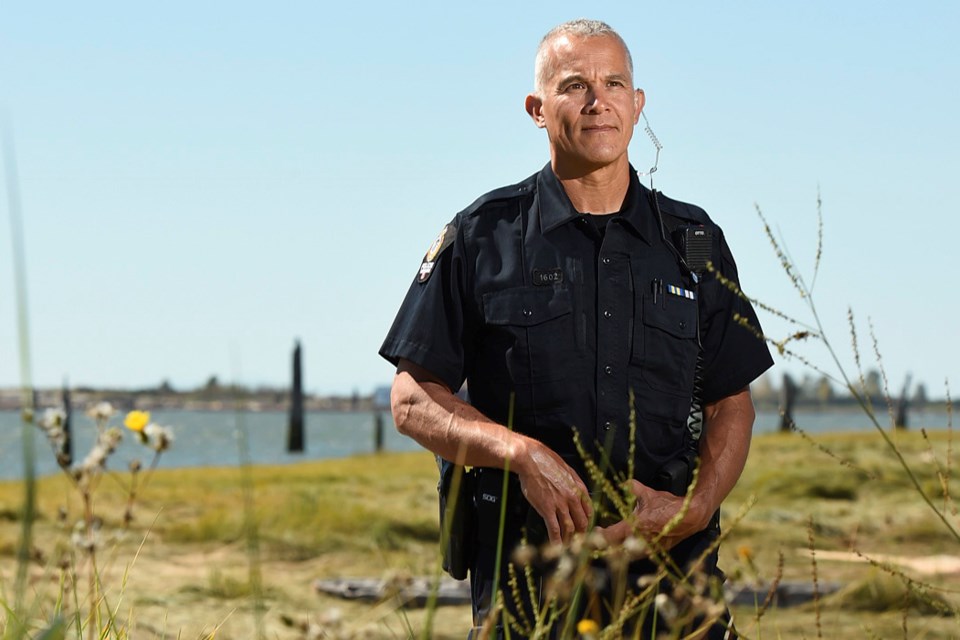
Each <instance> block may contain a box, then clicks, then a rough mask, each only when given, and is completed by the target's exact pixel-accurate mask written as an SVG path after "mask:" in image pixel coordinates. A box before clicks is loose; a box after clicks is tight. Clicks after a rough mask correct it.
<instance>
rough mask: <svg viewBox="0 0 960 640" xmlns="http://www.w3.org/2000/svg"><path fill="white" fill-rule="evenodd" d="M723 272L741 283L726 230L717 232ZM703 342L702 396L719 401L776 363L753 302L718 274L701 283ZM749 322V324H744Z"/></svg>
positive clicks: (720, 268) (720, 269)
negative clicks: (726, 236) (724, 232)
mask: <svg viewBox="0 0 960 640" xmlns="http://www.w3.org/2000/svg"><path fill="white" fill-rule="evenodd" d="M717 236H718V240H719V247H717V250H716V251H714V255H717V253H719V255H720V264H719V265H718V266H717V269H718V271H719V272H720V274H721V275H722V276H723V277H724V278H726V279H727V280H729V281H730V282H731V283H735V284H736V288H737V290H739V286H740V278H739V277H738V275H737V265H736V263H735V262H734V260H733V254H732V253H731V252H730V248H729V247H728V246H727V242H726V239H725V238H724V237H723V232H722V231H721V232H719V233H718V234H717ZM701 296H702V307H701V314H702V315H701V317H702V323H703V324H702V327H701V341H702V345H703V370H702V378H703V379H702V385H703V394H702V398H703V401H704V402H705V403H710V402H716V401H717V400H720V399H722V398H725V397H726V396H728V395H730V394H732V393H736V392H737V391H739V390H740V389H742V388H744V387H746V386H747V385H748V384H750V383H751V382H753V381H754V380H755V379H756V378H757V377H759V376H760V374H761V373H763V372H764V371H766V370H767V369H769V368H770V367H771V366H772V365H773V358H771V357H770V350H769V349H768V348H767V344H766V342H764V340H763V338H762V337H760V336H761V335H762V329H761V328H760V321H759V320H758V319H757V314H756V312H755V311H754V309H753V305H751V304H750V302H749V301H748V300H746V299H744V298H743V297H742V296H741V295H738V293H737V291H734V290H731V288H730V287H728V286H726V285H725V284H723V283H722V282H721V281H720V279H718V278H717V276H716V274H708V276H707V278H706V279H705V282H704V283H703V284H702V285H701ZM743 323H746V325H747V326H744V325H743Z"/></svg>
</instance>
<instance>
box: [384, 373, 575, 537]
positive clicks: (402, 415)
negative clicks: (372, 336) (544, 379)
mask: <svg viewBox="0 0 960 640" xmlns="http://www.w3.org/2000/svg"><path fill="white" fill-rule="evenodd" d="M390 401H391V408H392V409H393V419H394V422H395V423H396V425H397V429H398V430H399V431H400V433H402V434H404V435H407V436H410V437H411V438H413V439H414V440H416V441H417V442H419V443H420V444H421V445H423V446H424V447H426V448H427V449H429V450H430V451H432V452H434V453H435V454H437V455H439V456H442V457H444V458H446V459H447V460H451V461H453V462H456V463H457V464H462V465H467V466H472V467H491V468H499V469H502V468H503V467H504V463H505V462H506V461H507V460H509V461H510V470H511V471H513V472H515V473H516V474H517V475H518V476H519V477H520V487H521V489H522V491H523V495H524V497H526V499H527V501H528V502H530V504H531V505H532V506H533V508H534V509H536V511H537V513H539V514H540V515H541V516H542V517H543V521H544V523H545V524H546V528H547V534H548V535H549V537H550V542H561V541H563V540H567V539H569V538H570V536H571V535H572V534H573V533H574V532H578V531H579V532H582V531H586V529H587V525H588V524H589V521H590V516H591V514H592V513H593V507H592V505H591V503H590V497H589V494H588V492H587V487H586V485H584V484H583V481H582V480H581V479H580V478H579V476H577V473H576V472H575V471H574V470H573V469H571V468H570V465H568V464H567V463H566V462H564V461H563V458H561V457H560V456H559V455H557V454H556V453H554V452H553V451H552V450H551V449H549V448H548V447H547V446H546V445H545V444H543V443H541V442H539V441H537V440H534V439H533V438H530V437H528V436H525V435H523V434H520V433H517V432H515V431H512V430H510V429H507V427H505V426H503V425H500V424H497V423H495V422H494V421H492V420H490V418H488V417H486V416H484V415H483V414H481V413H480V412H479V411H477V410H476V409H475V408H473V407H472V406H470V405H469V404H467V403H466V402H464V401H463V400H461V399H460V398H458V397H457V396H456V395H454V394H453V392H452V391H451V390H450V389H449V387H447V386H446V385H445V384H444V383H443V381H442V380H440V379H439V378H437V377H436V376H435V375H433V374H432V373H430V372H429V371H427V370H426V369H424V368H423V367H420V366H418V365H416V364H414V363H412V362H410V361H408V360H401V361H400V366H399V367H397V375H396V377H395V378H394V382H393V389H392V390H391V393H390Z"/></svg>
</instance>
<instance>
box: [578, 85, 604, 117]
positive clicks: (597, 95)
mask: <svg viewBox="0 0 960 640" xmlns="http://www.w3.org/2000/svg"><path fill="white" fill-rule="evenodd" d="M608 97H609V96H608V94H607V90H606V88H604V87H599V88H591V89H590V90H589V91H587V94H586V98H587V102H586V104H585V105H584V111H585V112H586V113H599V112H601V111H603V110H605V109H606V108H607V98H608Z"/></svg>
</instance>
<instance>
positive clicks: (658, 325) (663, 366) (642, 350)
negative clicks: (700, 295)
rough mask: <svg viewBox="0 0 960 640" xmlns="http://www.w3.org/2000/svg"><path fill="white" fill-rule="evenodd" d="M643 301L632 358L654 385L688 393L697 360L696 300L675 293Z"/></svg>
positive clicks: (645, 379) (654, 386)
mask: <svg viewBox="0 0 960 640" xmlns="http://www.w3.org/2000/svg"><path fill="white" fill-rule="evenodd" d="M637 302H638V303H639V304H641V305H642V312H641V322H640V323H638V328H639V330H638V331H636V333H635V335H634V346H633V354H632V360H633V362H634V364H635V365H639V366H640V368H641V376H642V378H643V379H644V381H645V382H646V383H647V384H649V385H650V387H652V388H653V389H656V390H658V391H667V392H672V393H675V394H683V395H685V396H689V394H690V392H691V390H692V389H693V376H694V369H695V368H696V363H697V351H698V346H697V302H696V301H695V300H688V299H687V298H682V297H679V296H674V295H666V296H662V297H660V298H659V299H658V300H657V301H656V302H654V301H653V298H652V297H651V296H649V295H644V296H643V297H642V300H638V301H637Z"/></svg>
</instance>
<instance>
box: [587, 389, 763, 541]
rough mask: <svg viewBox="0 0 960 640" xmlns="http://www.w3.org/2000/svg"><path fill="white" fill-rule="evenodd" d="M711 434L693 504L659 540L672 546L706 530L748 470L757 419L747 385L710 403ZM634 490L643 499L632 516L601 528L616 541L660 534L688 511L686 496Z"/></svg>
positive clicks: (633, 484)
mask: <svg viewBox="0 0 960 640" xmlns="http://www.w3.org/2000/svg"><path fill="white" fill-rule="evenodd" d="M704 417H705V418H706V421H705V424H706V427H705V431H704V433H705V436H704V437H703V438H701V440H700V472H699V474H698V476H697V485H696V487H695V488H694V491H693V495H692V496H691V500H690V504H689V505H688V508H687V510H686V511H685V512H684V513H683V518H682V519H680V521H679V522H678V523H676V526H673V527H672V528H671V529H670V531H669V532H668V533H667V534H666V535H664V536H663V537H662V538H661V539H660V541H659V543H658V544H660V546H661V547H662V548H664V549H669V548H670V547H672V546H673V545H675V544H677V543H678V542H680V541H681V540H683V539H684V538H686V537H688V536H691V535H693V534H694V533H696V532H697V531H700V530H702V529H704V528H705V527H706V526H707V525H708V524H709V523H710V518H711V517H713V514H714V512H716V510H717V509H719V508H720V503H722V502H723V500H724V498H726V497H727V495H728V494H729V493H730V490H731V489H733V486H734V485H735V484H736V483H737V479H738V478H739V477H740V473H741V472H742V471H743V465H744V464H745V463H746V461H747V453H748V452H749V451H750V432H751V429H752V427H753V420H754V417H755V414H754V411H753V401H752V400H751V399H750V389H749V388H747V387H744V388H743V389H741V390H740V391H737V392H736V393H732V394H730V395H729V396H727V397H725V398H721V399H720V400H717V401H716V402H711V403H708V404H707V405H706V406H705V407H704ZM629 488H630V492H631V493H633V495H635V496H636V497H637V505H636V507H635V508H634V510H633V513H632V514H631V516H630V517H629V518H627V519H625V520H623V521H621V522H618V523H616V524H614V525H611V526H609V527H606V528H603V529H600V531H601V532H602V533H603V534H604V536H605V537H606V539H607V541H608V542H610V543H611V544H619V543H621V542H623V541H624V540H625V539H626V538H627V536H629V535H630V534H631V533H633V532H636V533H637V534H638V535H641V536H643V537H644V538H645V539H647V540H651V539H653V538H655V537H656V536H658V535H660V533H661V532H662V531H663V529H664V527H665V526H666V525H667V523H669V522H670V521H671V519H673V518H674V516H676V515H677V514H679V513H680V512H681V510H682V509H683V502H684V498H683V496H675V495H673V494H672V493H668V492H666V491H656V490H654V489H651V488H650V487H648V486H645V485H643V484H640V483H639V482H637V481H636V480H631V481H630V487H629Z"/></svg>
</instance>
